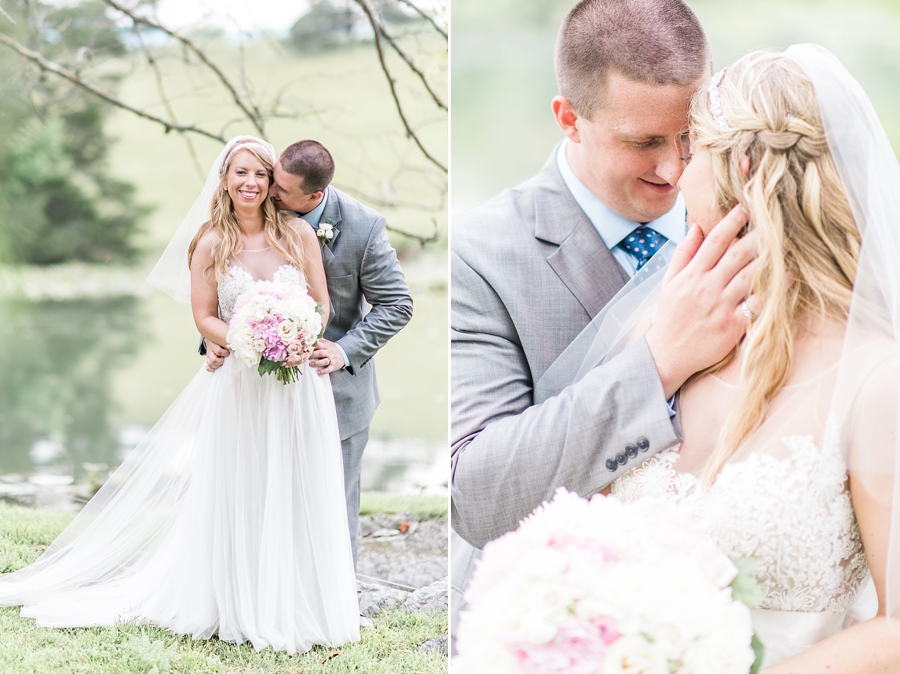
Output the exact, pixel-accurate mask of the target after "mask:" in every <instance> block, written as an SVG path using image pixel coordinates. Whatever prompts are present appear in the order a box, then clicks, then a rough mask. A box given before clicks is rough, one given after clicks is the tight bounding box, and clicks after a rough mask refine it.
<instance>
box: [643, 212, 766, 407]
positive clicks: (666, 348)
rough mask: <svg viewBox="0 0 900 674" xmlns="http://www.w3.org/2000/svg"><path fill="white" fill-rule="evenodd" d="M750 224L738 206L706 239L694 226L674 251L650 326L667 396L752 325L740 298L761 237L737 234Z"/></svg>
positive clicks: (649, 335)
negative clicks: (758, 239)
mask: <svg viewBox="0 0 900 674" xmlns="http://www.w3.org/2000/svg"><path fill="white" fill-rule="evenodd" d="M745 224H747V214H746V213H745V212H744V210H743V209H742V208H741V207H740V206H735V207H734V208H733V209H732V210H731V212H729V213H728V215H726V216H725V217H724V218H723V219H722V221H721V222H720V223H719V224H718V225H716V226H715V227H714V228H713V229H712V231H711V232H710V233H709V236H707V237H706V238H705V239H704V238H703V234H702V232H701V231H700V228H699V227H698V226H697V225H694V226H693V227H691V229H690V231H689V232H688V235H687V236H686V237H685V238H684V240H683V241H682V242H681V243H680V244H679V245H678V248H677V249H676V251H675V254H674V256H673V258H672V263H671V265H670V266H669V270H668V272H667V273H666V278H665V280H664V281H663V286H662V289H661V290H660V294H659V303H658V306H657V310H656V314H655V315H654V317H653V324H652V326H651V327H650V330H649V331H648V332H647V344H648V346H649V347H650V353H651V354H652V355H653V360H654V363H655V364H656V369H657V371H658V372H659V378H660V381H662V385H663V389H664V390H665V395H666V398H667V399H668V398H671V397H672V396H673V395H674V394H675V392H676V391H677V390H678V389H679V388H681V385H682V384H684V382H685V381H687V379H688V377H690V376H691V375H693V374H695V373H697V372H700V371H701V370H704V369H706V368H708V367H710V366H711V365H715V364H716V363H718V362H719V361H720V360H722V359H723V358H724V357H725V356H727V355H728V353H729V352H730V351H731V350H732V349H733V348H734V346H735V345H736V344H737V343H738V341H739V340H740V339H741V337H742V336H743V335H744V333H745V332H746V330H747V317H746V316H745V315H744V312H743V310H742V307H741V302H743V301H744V300H745V299H746V298H747V295H748V293H749V292H750V283H751V282H752V280H753V272H754V267H755V258H756V254H757V243H756V235H755V233H754V232H750V233H749V234H747V236H745V237H743V238H741V239H736V238H735V237H736V236H737V234H738V232H739V231H740V230H741V228H742V227H743V226H744V225H745ZM749 305H750V308H751V310H752V308H753V298H750V300H749Z"/></svg>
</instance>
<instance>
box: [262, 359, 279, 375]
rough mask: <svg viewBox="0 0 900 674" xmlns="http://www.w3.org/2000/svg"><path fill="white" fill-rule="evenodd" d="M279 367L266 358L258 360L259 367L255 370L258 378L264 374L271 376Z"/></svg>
mask: <svg viewBox="0 0 900 674" xmlns="http://www.w3.org/2000/svg"><path fill="white" fill-rule="evenodd" d="M279 367H281V365H279V364H278V363H276V362H275V361H274V360H269V359H268V358H260V359H259V366H258V367H257V368H256V371H257V372H259V375H260V376H263V375H264V374H271V373H273V372H275V371H276V370H277V369H278V368H279Z"/></svg>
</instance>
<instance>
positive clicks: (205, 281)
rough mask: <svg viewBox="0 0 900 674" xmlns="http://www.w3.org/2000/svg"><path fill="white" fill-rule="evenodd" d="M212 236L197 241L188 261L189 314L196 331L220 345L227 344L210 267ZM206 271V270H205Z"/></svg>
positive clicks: (225, 324) (224, 326) (216, 286)
mask: <svg viewBox="0 0 900 674" xmlns="http://www.w3.org/2000/svg"><path fill="white" fill-rule="evenodd" d="M215 240H216V239H215V237H214V236H213V235H212V234H207V235H206V236H204V237H203V238H202V239H200V241H198V242H197V248H196V249H195V250H194V257H193V258H192V259H191V311H192V312H193V314H194V323H195V324H196V325H197V330H199V331H200V334H201V335H203V336H204V337H205V338H206V341H207V342H213V343H214V344H218V345H219V346H223V347H224V346H226V345H227V344H228V340H227V335H228V324H227V323H225V322H224V321H222V320H221V319H220V318H219V295H218V285H217V284H216V277H215V273H214V272H213V270H212V269H209V266H210V265H211V264H212V246H213V244H214V243H215ZM207 270H208V271H207Z"/></svg>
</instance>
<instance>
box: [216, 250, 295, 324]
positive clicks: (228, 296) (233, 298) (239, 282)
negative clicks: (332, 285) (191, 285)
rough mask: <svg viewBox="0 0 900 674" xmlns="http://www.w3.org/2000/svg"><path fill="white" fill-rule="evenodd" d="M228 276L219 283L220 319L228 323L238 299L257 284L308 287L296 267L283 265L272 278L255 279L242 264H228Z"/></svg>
mask: <svg viewBox="0 0 900 674" xmlns="http://www.w3.org/2000/svg"><path fill="white" fill-rule="evenodd" d="M226 269H227V272H228V273H227V274H225V276H224V277H223V278H222V281H221V283H219V288H218V292H219V318H221V319H222V320H223V321H225V322H226V323H228V322H230V321H231V317H232V315H233V314H234V304H235V302H237V299H238V297H240V296H241V295H243V294H244V293H245V292H247V291H248V290H250V289H251V288H252V287H253V285H254V284H255V283H259V282H260V281H277V282H279V283H291V284H296V285H301V286H303V287H304V288H305V287H306V278H305V277H304V275H303V273H302V272H301V271H300V270H299V269H297V268H296V267H295V266H293V265H290V264H283V265H281V266H280V267H278V268H277V269H276V270H275V272H274V273H273V274H272V278H268V279H266V278H254V276H253V275H252V274H251V273H250V272H249V271H247V270H246V269H245V268H244V267H243V266H241V265H240V264H232V263H231V262H229V263H228V266H227V268H226Z"/></svg>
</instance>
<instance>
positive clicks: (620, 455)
mask: <svg viewBox="0 0 900 674" xmlns="http://www.w3.org/2000/svg"><path fill="white" fill-rule="evenodd" d="M626 461H628V457H627V456H625V452H619V453H618V454H616V462H617V463H619V464H621V465H623V466H624V465H625V462H626Z"/></svg>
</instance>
